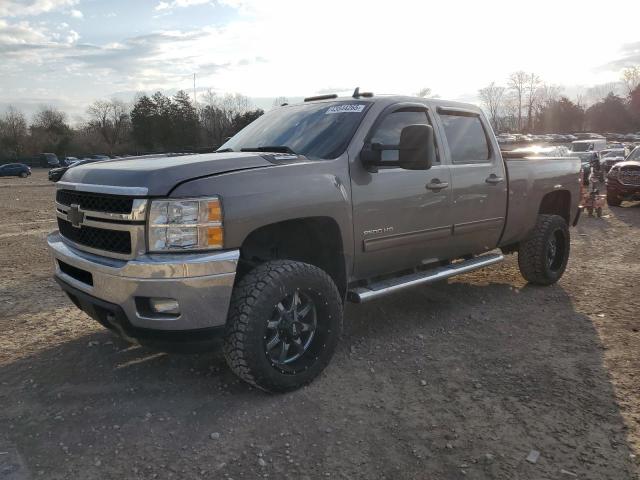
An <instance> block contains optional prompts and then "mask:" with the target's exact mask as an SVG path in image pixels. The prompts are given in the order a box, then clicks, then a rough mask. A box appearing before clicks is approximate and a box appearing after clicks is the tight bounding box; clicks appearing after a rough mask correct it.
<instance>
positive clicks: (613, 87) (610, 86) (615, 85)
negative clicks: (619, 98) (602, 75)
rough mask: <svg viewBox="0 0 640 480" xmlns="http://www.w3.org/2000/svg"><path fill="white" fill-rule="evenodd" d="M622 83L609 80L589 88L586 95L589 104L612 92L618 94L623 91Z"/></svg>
mask: <svg viewBox="0 0 640 480" xmlns="http://www.w3.org/2000/svg"><path fill="white" fill-rule="evenodd" d="M621 87H622V84H621V83H620V82H609V83H601V84H599V85H594V86H593V87H591V88H589V89H587V91H586V93H585V96H586V98H587V101H588V103H589V104H594V103H597V102H599V101H600V100H602V99H603V98H605V97H606V96H607V95H609V94H610V93H613V94H614V95H618V94H619V93H621Z"/></svg>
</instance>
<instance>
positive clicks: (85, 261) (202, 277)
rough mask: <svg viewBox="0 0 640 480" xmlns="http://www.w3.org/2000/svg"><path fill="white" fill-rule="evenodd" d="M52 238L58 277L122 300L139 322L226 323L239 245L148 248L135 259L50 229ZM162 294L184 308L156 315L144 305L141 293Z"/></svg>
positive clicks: (163, 325) (159, 325) (168, 327)
mask: <svg viewBox="0 0 640 480" xmlns="http://www.w3.org/2000/svg"><path fill="white" fill-rule="evenodd" d="M47 243H48V245H49V248H50V250H51V253H52V254H53V257H54V264H55V276H56V277H57V279H58V280H60V281H61V282H62V283H63V284H67V285H69V286H71V287H72V288H73V289H76V290H79V291H81V292H83V293H85V294H87V295H89V296H90V297H93V298H96V299H98V300H101V301H103V302H107V303H109V304H114V305H118V306H119V307H120V308H121V309H122V311H123V312H124V314H125V315H126V318H127V320H128V321H129V323H130V324H131V325H132V326H133V327H136V328H141V329H148V330H162V331H168V332H169V331H187V330H199V329H207V328H211V327H220V326H222V325H224V324H225V323H226V320H227V311H228V309H229V302H230V299H231V291H232V289H233V282H234V279H235V275H236V267H237V264H238V258H239V256H240V252H239V251H238V250H228V251H223V252H215V253H210V252H208V253H196V254H156V255H152V254H147V255H141V256H139V257H138V258H136V259H134V260H118V259H112V258H106V257H103V256H99V255H94V254H91V253H87V252H83V251H80V250H77V249H75V248H73V247H71V246H69V245H67V244H66V243H65V242H64V241H63V240H62V237H61V236H60V234H59V233H58V232H53V233H52V234H50V235H49V236H48V237H47ZM60 262H63V263H64V264H66V265H71V266H72V267H75V268H76V269H80V270H81V271H82V272H88V273H90V274H91V277H90V280H88V279H87V276H86V275H85V274H84V273H82V272H79V273H78V272H76V271H75V270H73V271H72V272H71V274H69V273H65V272H63V271H62V270H61V266H60ZM65 269H66V270H67V271H70V270H72V269H69V268H67V267H65ZM87 282H92V283H93V285H90V284H89V283H87ZM63 288H64V285H63ZM158 297H160V298H171V299H175V300H177V301H178V302H179V306H180V313H179V314H178V315H175V316H168V315H161V314H157V315H156V314H152V313H150V312H149V311H148V310H147V309H144V308H141V307H140V305H142V304H143V302H142V301H141V299H143V300H144V299H148V298H158Z"/></svg>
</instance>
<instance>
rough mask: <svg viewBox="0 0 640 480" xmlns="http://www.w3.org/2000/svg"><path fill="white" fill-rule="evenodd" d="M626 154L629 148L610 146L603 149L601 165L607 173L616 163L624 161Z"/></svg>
mask: <svg viewBox="0 0 640 480" xmlns="http://www.w3.org/2000/svg"><path fill="white" fill-rule="evenodd" d="M626 154H627V150H626V149H625V148H608V149H606V150H602V151H601V152H600V166H601V167H602V168H603V169H604V171H605V173H606V172H608V171H609V170H610V169H611V167H613V166H614V165H615V164H616V163H619V162H623V161H624V159H625V157H626Z"/></svg>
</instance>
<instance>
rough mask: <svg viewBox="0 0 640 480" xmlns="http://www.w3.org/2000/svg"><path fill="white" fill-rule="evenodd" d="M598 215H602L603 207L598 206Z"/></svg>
mask: <svg viewBox="0 0 640 480" xmlns="http://www.w3.org/2000/svg"><path fill="white" fill-rule="evenodd" d="M596 215H597V216H598V218H600V217H602V207H598V208H596Z"/></svg>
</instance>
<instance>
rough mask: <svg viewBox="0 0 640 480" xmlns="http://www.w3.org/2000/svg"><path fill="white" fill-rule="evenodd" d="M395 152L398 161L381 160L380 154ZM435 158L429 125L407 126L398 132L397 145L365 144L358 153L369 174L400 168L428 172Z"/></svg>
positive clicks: (431, 131) (431, 129) (431, 130)
mask: <svg viewBox="0 0 640 480" xmlns="http://www.w3.org/2000/svg"><path fill="white" fill-rule="evenodd" d="M385 150H397V151H398V161H386V160H382V152H383V151H385ZM435 158H436V148H435V143H434V141H433V127H431V126H430V125H422V124H421V125H408V126H406V127H404V128H403V129H402V131H401V132H400V144H399V145H383V144H380V143H370V144H366V145H365V146H364V148H363V149H362V151H361V152H360V161H361V162H362V163H363V165H364V166H365V168H367V169H368V170H369V171H371V172H377V171H378V167H383V166H384V167H400V168H404V169H406V170H428V169H430V168H431V166H432V165H433V161H434V159H435Z"/></svg>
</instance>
